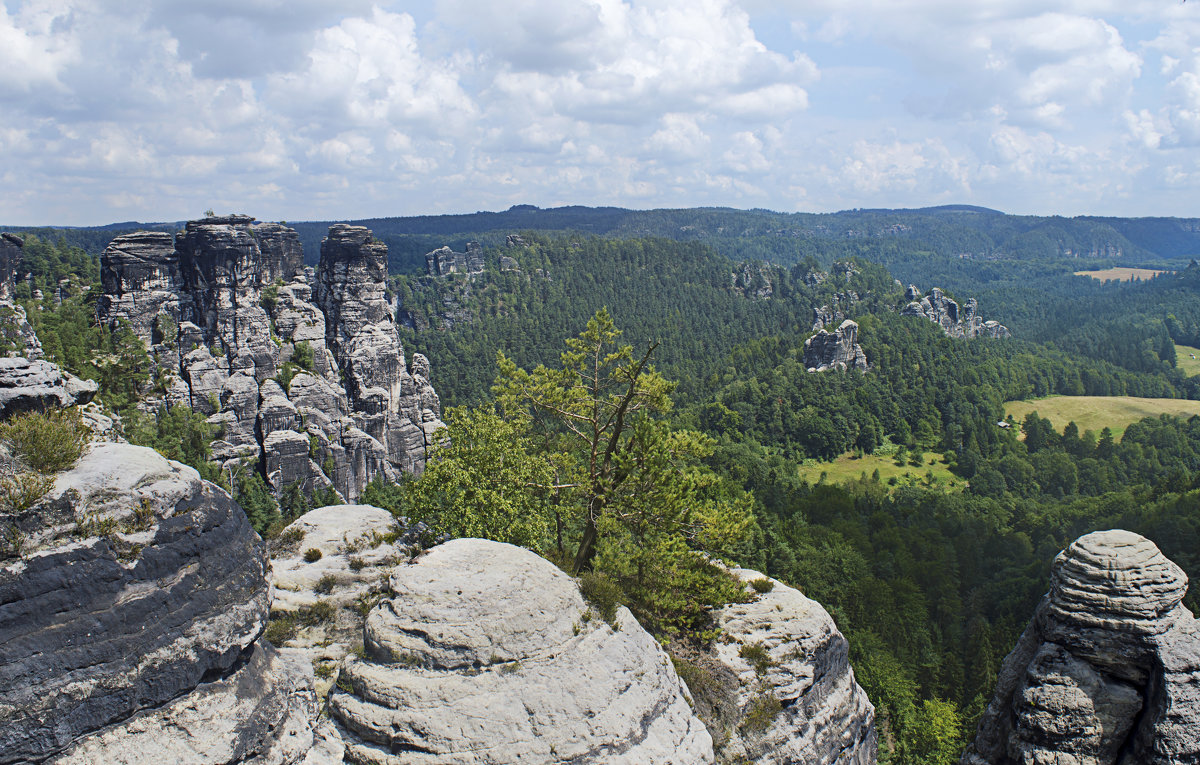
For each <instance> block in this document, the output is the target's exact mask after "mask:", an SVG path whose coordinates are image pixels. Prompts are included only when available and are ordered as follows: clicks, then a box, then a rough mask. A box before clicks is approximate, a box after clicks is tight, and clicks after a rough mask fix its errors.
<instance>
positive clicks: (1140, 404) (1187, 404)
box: [1004, 353, 1200, 437]
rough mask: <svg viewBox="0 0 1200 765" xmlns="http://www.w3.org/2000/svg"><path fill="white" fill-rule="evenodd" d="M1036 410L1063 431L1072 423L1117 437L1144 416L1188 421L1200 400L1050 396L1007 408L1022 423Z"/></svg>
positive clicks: (1198, 411) (1198, 410)
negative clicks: (1168, 416) (1107, 432)
mask: <svg viewBox="0 0 1200 765" xmlns="http://www.w3.org/2000/svg"><path fill="white" fill-rule="evenodd" d="M1196 355H1197V356H1200V353H1198V354H1196ZM1189 361H1190V359H1189ZM1034 411H1036V412H1037V413H1038V414H1039V415H1040V416H1042V417H1045V418H1046V419H1048V420H1050V422H1052V423H1054V427H1055V428H1056V429H1057V430H1058V431H1059V432H1062V429H1063V428H1064V427H1066V425H1067V423H1068V422H1074V423H1075V424H1076V425H1077V426H1079V432H1080V433H1082V432H1084V431H1085V430H1091V431H1094V432H1095V433H1097V434H1098V433H1099V432H1100V431H1101V430H1103V429H1104V428H1105V427H1109V428H1112V431H1113V436H1114V437H1117V436H1119V435H1120V434H1121V433H1124V432H1125V428H1126V427H1127V426H1128V425H1129V424H1130V423H1132V422H1137V421H1138V420H1140V419H1142V418H1143V417H1157V416H1159V415H1160V414H1171V415H1175V416H1176V417H1184V418H1187V417H1191V416H1192V415H1193V414H1200V401H1187V400H1185V399H1179V398H1136V397H1134V396H1047V397H1046V398H1040V399H1035V400H1033V401H1009V402H1008V403H1006V404H1005V405H1004V412H1005V414H1010V415H1012V418H1013V419H1014V420H1016V421H1017V422H1018V423H1019V422H1020V421H1022V420H1024V419H1025V415H1027V414H1029V413H1030V412H1034Z"/></svg>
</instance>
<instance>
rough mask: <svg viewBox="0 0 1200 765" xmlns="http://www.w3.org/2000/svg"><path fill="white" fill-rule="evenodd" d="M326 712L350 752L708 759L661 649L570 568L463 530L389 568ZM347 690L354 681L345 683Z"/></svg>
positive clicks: (479, 760) (467, 757)
mask: <svg viewBox="0 0 1200 765" xmlns="http://www.w3.org/2000/svg"><path fill="white" fill-rule="evenodd" d="M391 587H392V590H393V592H394V593H395V594H394V595H393V596H392V597H391V598H390V599H388V600H385V601H383V602H382V603H381V604H380V605H379V606H377V607H376V608H375V609H374V610H373V611H371V613H370V614H369V615H368V617H367V622H366V628H365V636H364V640H365V644H366V658H365V659H361V660H360V659H356V658H353V657H351V658H349V659H347V661H346V663H345V664H344V665H343V668H342V672H341V676H340V678H339V680H338V689H337V690H335V692H334V694H333V695H332V696H331V698H330V711H331V713H332V715H333V717H334V718H335V719H336V720H337V721H338V723H339V724H340V725H341V727H342V729H343V734H344V736H345V740H346V757H347V759H348V760H349V761H352V762H371V763H380V764H381V765H382V764H391V763H395V764H396V765H399V764H400V763H406V764H416V763H429V764H430V765H433V763H438V764H439V765H453V763H474V764H476V765H484V764H485V763H513V762H529V763H551V762H604V763H630V764H631V765H632V764H633V763H649V762H654V763H680V764H681V765H682V764H683V763H688V764H689V765H692V764H695V763H705V762H712V760H713V753H712V740H711V738H710V736H709V734H708V731H707V730H706V729H705V728H704V726H703V725H702V724H701V723H700V721H699V720H698V719H697V718H696V717H695V716H694V715H693V714H692V711H691V710H690V709H689V707H688V700H687V691H686V689H685V688H684V686H683V684H682V683H681V682H680V681H679V678H678V677H677V676H676V675H675V672H674V670H673V668H672V666H671V661H670V659H669V658H668V657H667V655H666V653H665V652H664V651H663V650H662V648H661V647H660V646H659V645H658V643H657V642H656V641H655V640H654V639H653V638H651V637H650V636H649V635H648V634H647V633H646V632H645V631H644V630H642V628H641V627H640V626H639V625H638V623H637V621H636V620H635V619H634V618H633V616H632V615H631V614H630V613H629V611H628V610H626V609H624V608H622V609H619V610H618V613H617V617H616V620H617V623H618V625H619V627H620V629H619V630H616V631H614V630H613V628H612V627H611V626H610V625H609V624H607V623H605V622H604V621H603V620H601V619H599V618H592V619H589V618H588V617H587V616H585V614H587V612H588V606H587V605H586V604H585V603H584V601H583V599H582V598H581V597H580V595H579V589H578V587H577V586H576V585H575V583H574V582H573V581H572V580H571V579H570V577H568V576H567V575H566V574H564V573H562V572H561V571H559V570H558V569H557V568H556V567H555V566H553V565H552V564H550V563H549V562H547V561H545V560H543V559H542V558H539V557H538V556H537V555H535V554H533V553H531V552H529V551H527V550H523V549H521V548H518V547H513V546H511V545H505V544H500V543H497V542H488V541H484V540H474V539H459V540H454V541H451V542H448V543H446V544H443V545H440V546H438V547H436V548H434V549H433V550H432V551H430V552H429V553H427V554H425V555H424V556H422V557H420V558H418V559H416V560H415V561H414V562H413V563H412V564H411V565H407V566H400V567H398V568H397V569H395V571H394V573H393V574H392V578H391ZM343 689H349V690H343Z"/></svg>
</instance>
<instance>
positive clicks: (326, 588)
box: [313, 574, 337, 595]
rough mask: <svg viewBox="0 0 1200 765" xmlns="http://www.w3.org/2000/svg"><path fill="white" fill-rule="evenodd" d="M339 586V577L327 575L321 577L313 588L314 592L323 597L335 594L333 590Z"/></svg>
mask: <svg viewBox="0 0 1200 765" xmlns="http://www.w3.org/2000/svg"><path fill="white" fill-rule="evenodd" d="M336 586H337V577H336V576H334V575H333V574H326V575H325V576H323V577H321V578H320V579H319V580H318V581H317V583H316V585H315V586H314V587H313V592H319V593H321V594H322V595H328V594H329V593H331V592H333V588H334V587H336Z"/></svg>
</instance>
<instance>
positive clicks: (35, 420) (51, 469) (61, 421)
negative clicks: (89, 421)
mask: <svg viewBox="0 0 1200 765" xmlns="http://www.w3.org/2000/svg"><path fill="white" fill-rule="evenodd" d="M91 437H92V431H91V430H89V429H88V427H87V426H86V425H84V424H83V420H82V419H80V416H79V410H78V409H75V408H71V409H59V410H57V411H53V412H46V413H44V414H42V413H37V412H30V413H28V414H21V415H17V416H16V417H14V418H12V419H11V420H9V421H8V422H6V423H4V424H2V425H0V440H3V441H4V442H5V443H7V444H8V445H9V447H11V448H12V450H13V452H14V453H15V454H16V455H17V456H18V457H19V458H20V459H21V461H22V462H24V463H25V464H26V465H28V466H29V467H30V468H32V469H34V470H36V471H38V472H39V473H57V472H59V471H62V470H67V469H69V468H71V467H72V466H74V465H75V463H76V462H78V461H79V458H80V457H82V456H83V450H84V449H85V448H86V447H87V444H88V441H89V440H91Z"/></svg>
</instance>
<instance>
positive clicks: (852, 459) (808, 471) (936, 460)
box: [799, 448, 967, 491]
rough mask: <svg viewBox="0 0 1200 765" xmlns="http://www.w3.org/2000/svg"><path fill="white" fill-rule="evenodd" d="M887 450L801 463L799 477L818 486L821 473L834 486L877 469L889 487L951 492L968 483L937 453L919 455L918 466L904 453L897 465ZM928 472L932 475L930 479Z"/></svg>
mask: <svg viewBox="0 0 1200 765" xmlns="http://www.w3.org/2000/svg"><path fill="white" fill-rule="evenodd" d="M886 451H887V453H886V454H884V453H881V452H876V453H875V454H864V455H863V456H861V457H856V456H855V455H854V453H853V452H846V453H845V454H843V455H842V456H840V457H838V458H837V459H835V460H834V461H833V462H822V461H820V460H815V459H808V460H804V461H803V462H802V463H800V466H799V472H800V477H801V478H803V479H804V480H806V481H808V482H809V483H817V482H818V481H820V480H821V474H822V473H824V474H825V483H832V484H837V483H845V482H847V481H855V480H858V478H859V477H861V476H862V475H863V474H864V473H865V474H866V476H867V478H870V477H871V474H872V473H874V472H875V471H876V470H878V471H879V480H880V482H881V483H883V484H884V485H886V486H890V487H897V486H931V487H935V488H942V489H947V490H950V491H962V489H963V488H965V487H966V483H967V482H966V481H964V480H963V479H961V478H959V477H958V476H956V475H954V474H953V473H951V472H950V469H949V468H948V467H947V466H946V462H945V460H943V459H942V455H941V454H940V453H938V452H923V453H921V455H920V461H921V464H920V465H919V466H918V465H913V464H911V463H912V461H913V459H912V458H913V457H914V453H913V452H906V453H905V454H904V464H903V465H897V464H896V451H895V449H894V448H891V449H887V450H886ZM931 463H932V464H931ZM930 473H932V474H933V475H932V478H931V477H930V475H929V474H930ZM893 479H894V482H893Z"/></svg>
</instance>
